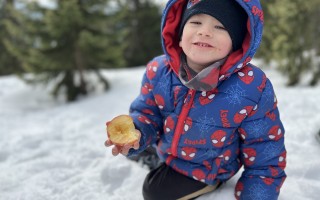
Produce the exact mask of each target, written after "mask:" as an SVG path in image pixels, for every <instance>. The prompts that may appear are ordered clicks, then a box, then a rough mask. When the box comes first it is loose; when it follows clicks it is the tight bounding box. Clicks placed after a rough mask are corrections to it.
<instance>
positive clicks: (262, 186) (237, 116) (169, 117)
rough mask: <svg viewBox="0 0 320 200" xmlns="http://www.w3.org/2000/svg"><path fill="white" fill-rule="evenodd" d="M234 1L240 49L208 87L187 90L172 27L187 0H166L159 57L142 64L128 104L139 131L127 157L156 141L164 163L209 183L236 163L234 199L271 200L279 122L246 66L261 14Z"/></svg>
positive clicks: (280, 166) (282, 153)
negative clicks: (242, 34) (240, 21)
mask: <svg viewBox="0 0 320 200" xmlns="http://www.w3.org/2000/svg"><path fill="white" fill-rule="evenodd" d="M236 1H237V2H238V3H239V4H240V5H241V6H242V7H243V9H245V11H246V12H247V14H248V25H247V27H248V32H247V35H246V38H245V40H244V42H243V45H242V48H241V49H240V50H238V51H236V52H233V53H232V54H231V55H229V56H228V58H227V60H226V62H225V63H224V64H223V65H222V66H221V67H220V72H219V76H218V77H219V81H218V85H217V87H216V88H215V89H213V90H211V91H196V90H193V89H189V88H188V87H186V86H185V85H183V84H182V83H181V81H180V79H179V76H178V72H179V67H180V54H181V49H180V47H179V36H178V31H177V30H179V22H180V16H181V13H182V10H183V8H184V7H185V4H186V3H187V1H186V0H169V1H168V3H167V6H166V7H165V9H164V13H163V18H162V23H161V31H162V44H163V50H164V55H163V56H159V57H156V58H154V59H153V60H152V61H150V62H149V63H148V65H147V68H146V72H145V74H144V77H143V80H142V87H141V92H140V94H139V96H138V97H137V98H136V99H135V100H134V102H133V103H132V105H131V107H130V115H131V116H132V118H133V119H134V123H135V126H136V128H137V129H139V130H140V131H141V134H142V136H141V140H140V148H139V149H138V150H133V149H131V150H130V152H129V156H130V155H134V154H138V153H140V152H142V151H143V150H144V149H145V148H146V147H147V146H149V145H156V146H157V152H158V155H159V157H160V158H161V159H162V160H163V161H164V162H166V164H167V165H169V166H171V167H172V168H173V169H174V170H176V171H177V172H179V173H181V174H184V175H186V176H188V177H191V178H194V179H196V180H198V181H202V182H205V183H207V184H210V185H214V184H216V183H217V182H220V181H222V182H225V181H227V180H228V179H230V178H231V177H233V176H234V175H235V174H236V173H237V172H238V171H239V169H240V168H241V167H242V166H243V167H244V170H243V172H242V174H241V177H240V179H239V180H238V182H237V184H236V186H235V198H236V199H245V200H257V199H259V200H273V199H278V195H279V192H280V188H281V186H282V184H283V182H284V180H285V178H286V174H285V172H284V168H285V166H286V150H285V146H284V127H283V125H282V123H281V120H280V117H279V111H278V107H277V99H276V97H275V93H274V90H273V87H272V84H271V82H270V80H269V79H268V78H267V77H266V75H265V74H264V72H263V71H262V70H261V69H259V68H258V67H256V66H254V65H253V64H251V63H250V61H251V59H252V57H253V55H254V54H255V52H256V50H257V48H258V46H259V44H260V40H261V37H262V29H263V11H262V10H261V6H260V3H259V1H258V0H236ZM208 78H209V79H210V77H208Z"/></svg>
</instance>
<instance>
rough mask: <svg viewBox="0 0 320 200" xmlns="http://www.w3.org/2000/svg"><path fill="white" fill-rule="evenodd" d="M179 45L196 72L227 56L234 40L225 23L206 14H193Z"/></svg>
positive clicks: (184, 29)
mask: <svg viewBox="0 0 320 200" xmlns="http://www.w3.org/2000/svg"><path fill="white" fill-rule="evenodd" d="M179 46H180V47H181V48H182V50H183V51H184V53H185V54H186V56H187V62H188V65H189V67H191V68H192V69H193V70H195V71H196V72H200V71H201V70H202V69H204V68H205V67H207V66H209V65H210V64H212V63H214V62H215V61H218V60H220V59H222V58H224V57H226V56H227V55H228V54H229V53H230V52H231V50H232V41H231V38H230V35H229V33H228V32H227V31H226V30H225V29H224V27H223V25H222V24H221V23H220V22H219V21H218V20H217V19H216V18H214V17H212V16H210V15H206V14H198V15H193V16H192V17H190V19H189V20H188V21H187V23H186V24H185V26H184V28H183V32H182V37H181V41H180V43H179Z"/></svg>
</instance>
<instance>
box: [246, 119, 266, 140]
mask: <svg viewBox="0 0 320 200" xmlns="http://www.w3.org/2000/svg"><path fill="white" fill-rule="evenodd" d="M266 129H267V122H265V121H264V120H258V121H253V124H251V125H250V126H249V127H248V132H250V134H252V135H253V136H254V137H255V138H259V137H260V136H262V135H263V134H264V133H265V130H266Z"/></svg>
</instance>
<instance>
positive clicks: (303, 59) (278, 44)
mask: <svg viewBox="0 0 320 200" xmlns="http://www.w3.org/2000/svg"><path fill="white" fill-rule="evenodd" d="M261 3H262V5H263V8H264V11H265V31H264V37H263V41H264V42H263V43H262V46H261V48H260V50H259V52H258V56H260V57H263V58H264V59H266V61H272V60H275V61H277V62H278V63H279V69H280V71H281V72H282V73H283V74H285V75H287V76H288V83H287V84H288V85H289V86H293V85H296V84H297V83H299V81H300V79H301V75H302V74H303V73H304V72H306V71H308V72H309V71H311V72H313V74H314V81H313V82H315V80H318V79H319V78H316V77H317V76H316V74H317V73H320V72H317V70H318V69H319V67H318V66H319V64H316V63H315V62H313V61H314V60H315V59H316V57H315V55H314V54H313V53H312V52H313V51H316V52H319V45H318V47H316V45H315V43H316V40H317V37H318V36H316V35H315V34H316V30H315V29H317V30H318V29H319V25H318V23H317V20H318V19H319V18H317V16H316V14H318V13H319V7H320V1H319V0H310V1H308V2H306V1H304V0H296V1H290V0H281V1H276V0H270V1H261ZM318 33H319V30H318ZM318 35H319V34H318ZM317 49H318V50H317ZM318 55H319V53H318ZM315 65H316V66H315ZM313 84H314V83H313Z"/></svg>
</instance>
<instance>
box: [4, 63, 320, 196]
mask: <svg viewBox="0 0 320 200" xmlns="http://www.w3.org/2000/svg"><path fill="white" fill-rule="evenodd" d="M143 71H144V69H143V67H139V68H131V69H118V70H106V71H104V75H105V76H106V77H107V78H108V80H110V82H111V86H112V89H111V90H110V91H109V92H102V91H100V92H97V93H95V94H94V95H91V96H90V97H86V98H82V99H81V100H80V101H78V102H75V103H64V102H63V101H62V100H61V99H58V100H54V99H52V98H51V96H50V94H49V89H50V87H44V86H31V85H26V84H25V83H24V82H23V81H21V80H20V79H18V78H16V77H14V76H5V77H1V78H0V88H1V89H0V200H38V199H39V200H40V199H41V200H56V199H59V200H64V199H66V200H81V199H86V200H87V199H94V200H100V199H101V200H102V199H103V200H105V199H108V200H122V199H123V200H127V199H128V200H129V199H130V200H140V199H143V198H142V194H141V187H142V183H143V180H144V176H145V175H146V174H147V173H148V170H147V169H146V168H145V167H141V166H140V165H139V164H137V163H134V162H132V161H129V160H127V159H126V158H124V157H123V156H117V157H114V156H112V154H111V149H110V148H109V149H107V148H105V147H104V141H105V140H106V138H107V136H106V133H105V122H106V121H108V120H110V119H112V118H113V117H115V116H116V115H119V114H126V113H127V112H128V108H129V104H130V102H131V101H132V100H133V99H134V98H135V97H136V95H137V94H138V92H139V87H140V80H141V77H142V74H143ZM265 71H266V73H267V74H268V76H269V78H270V79H271V81H272V82H273V85H274V88H275V91H276V94H277V97H278V101H279V109H280V113H281V118H282V120H283V123H284V126H285V128H286V148H287V151H288V156H287V162H288V164H287V168H286V173H287V175H288V178H287V180H286V182H285V183H284V185H283V188H282V190H281V195H280V198H279V199H280V200H289V199H290V200H296V199H297V200H300V199H301V200H308V199H310V200H311V199H319V196H320V190H319V188H320V173H319V169H320V159H319V155H320V144H319V143H317V141H316V139H315V133H316V132H317V131H318V130H319V129H320V123H319V121H320V114H319V113H320V104H319V102H320V85H318V86H316V87H308V86H306V85H305V84H301V85H299V86H297V87H294V88H287V87H286V86H285V84H284V82H285V79H284V78H283V77H281V75H280V74H278V73H277V72H275V71H274V70H272V69H265ZM240 173H241V172H239V173H237V174H236V176H235V177H233V178H232V179H231V180H230V181H229V182H228V183H227V184H225V185H224V186H223V187H222V188H220V189H218V190H217V191H215V192H213V193H210V194H207V195H204V196H202V197H200V198H198V199H199V200H209V199H224V200H225V199H226V200H227V199H234V198H233V190H234V187H235V184H236V181H237V179H238V178H239V176H240Z"/></svg>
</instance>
